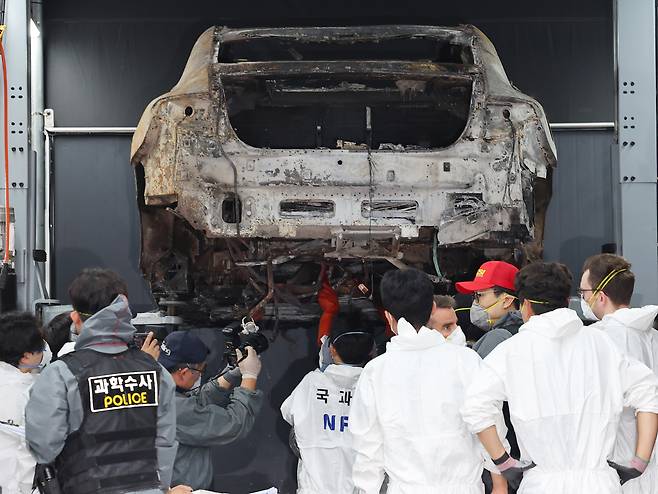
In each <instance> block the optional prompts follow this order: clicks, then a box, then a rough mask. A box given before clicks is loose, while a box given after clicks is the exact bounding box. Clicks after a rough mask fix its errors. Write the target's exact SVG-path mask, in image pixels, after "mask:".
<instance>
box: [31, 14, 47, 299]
mask: <svg viewBox="0 0 658 494" xmlns="http://www.w3.org/2000/svg"><path fill="white" fill-rule="evenodd" d="M30 13H31V18H30V29H29V34H30V36H29V40H30V113H31V119H30V123H31V139H30V141H31V148H32V151H33V152H32V153H31V156H30V158H33V159H34V163H33V166H34V170H35V180H34V182H30V188H31V189H32V193H33V201H34V202H33V204H34V243H33V245H34V248H35V249H43V250H45V251H46V252H47V256H48V257H50V253H49V252H48V250H49V249H48V246H47V244H46V242H47V239H48V237H49V235H48V217H47V216H46V215H47V210H48V209H47V206H46V184H47V179H46V176H45V174H46V164H45V149H44V145H45V140H44V139H43V127H44V116H43V111H44V93H43V81H44V77H43V65H44V64H43V5H42V3H41V2H40V1H31V2H30ZM48 266H49V265H48V264H44V265H43V269H45V276H44V277H43V278H45V283H46V285H45V288H46V290H45V291H46V294H49V293H50V292H51V287H50V285H49V284H48V283H49V282H50V275H49V273H48ZM34 269H35V271H36V272H37V276H38V281H39V283H38V285H39V290H42V287H41V283H42V282H41V279H42V276H41V274H40V273H39V270H40V269H42V266H39V265H37V264H35V265H34ZM33 291H34V290H33ZM46 296H47V295H44V294H43V293H42V294H41V298H44V297H46Z"/></svg>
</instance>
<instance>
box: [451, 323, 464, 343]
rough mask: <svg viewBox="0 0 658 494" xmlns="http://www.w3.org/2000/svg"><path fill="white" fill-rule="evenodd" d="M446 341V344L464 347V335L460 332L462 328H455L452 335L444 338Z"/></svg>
mask: <svg viewBox="0 0 658 494" xmlns="http://www.w3.org/2000/svg"><path fill="white" fill-rule="evenodd" d="M446 341H447V342H448V343H452V344H453V345H457V346H464V345H466V335H465V334H464V332H463V331H462V328H460V327H459V326H457V328H456V329H455V330H454V331H453V332H452V333H450V336H448V337H447V338H446Z"/></svg>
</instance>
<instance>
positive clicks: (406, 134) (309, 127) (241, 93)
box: [224, 75, 472, 150]
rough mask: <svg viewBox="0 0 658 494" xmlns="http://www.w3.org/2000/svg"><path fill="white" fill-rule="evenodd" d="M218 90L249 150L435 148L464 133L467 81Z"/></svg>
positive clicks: (281, 83)
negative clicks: (250, 147)
mask: <svg viewBox="0 0 658 494" xmlns="http://www.w3.org/2000/svg"><path fill="white" fill-rule="evenodd" d="M411 77H412V76H411V75H410V78H411ZM224 89H225V94H226V101H227V109H228V115H229V120H230V123H231V126H232V127H233V129H234V131H235V133H236V135H237V136H238V138H239V139H240V140H242V141H243V142H244V143H246V144H248V145H250V146H253V147H257V148H273V149H321V148H324V149H350V148H352V149H365V148H368V147H370V148H371V149H373V150H379V149H381V150H397V149H399V148H400V147H402V148H406V149H415V148H417V149H435V148H443V147H447V146H449V145H451V144H453V143H454V142H455V141H456V140H457V139H458V138H459V137H460V136H461V134H462V133H463V131H464V129H465V127H466V124H467V122H468V117H469V113H470V102H471V89H472V81H471V80H470V79H467V78H463V79H459V78H453V79H447V78H435V79H430V80H413V79H409V80H406V79H405V80H386V79H384V80H382V79H374V78H372V77H371V78H367V77H361V78H359V77H356V76H353V77H351V78H347V77H342V78H341V80H330V79H314V78H312V77H296V78H287V79H286V78H283V79H259V78H252V79H248V80H246V81H241V83H240V84H239V85H236V84H235V83H232V84H230V85H227V86H225V88H224Z"/></svg>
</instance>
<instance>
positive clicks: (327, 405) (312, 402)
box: [281, 309, 375, 494]
mask: <svg viewBox="0 0 658 494" xmlns="http://www.w3.org/2000/svg"><path fill="white" fill-rule="evenodd" d="M374 344H375V340H374V338H373V335H372V333H371V332H370V331H368V330H366V328H364V327H363V325H362V320H361V318H360V317H359V313H358V311H357V310H356V309H353V310H352V311H347V312H345V311H343V312H342V313H341V312H339V313H338V315H337V317H336V319H335V320H334V321H333V322H332V328H331V333H330V335H329V351H330V353H331V357H332V362H333V363H331V364H329V365H328V366H327V367H326V369H325V370H324V371H322V370H320V369H316V370H314V371H311V372H309V373H308V374H306V376H304V378H303V379H302V381H301V382H300V383H299V384H298V385H297V387H296V388H295V389H294V390H293V392H292V393H291V394H290V396H289V397H288V398H286V400H285V401H284V402H283V404H282V405H281V414H282V415H283V418H284V420H285V421H286V422H288V423H289V424H290V425H291V426H292V427H293V431H294V437H295V439H296V444H297V449H298V451H299V456H300V459H299V465H298V467H297V492H299V493H325V492H327V493H329V492H331V493H332V494H352V493H353V492H354V484H353V483H352V463H353V462H354V451H353V450H352V447H351V442H352V441H351V435H350V430H349V411H350V404H351V401H352V396H353V393H354V387H355V386H356V381H357V379H358V378H359V375H360V374H361V371H362V367H363V365H364V364H365V363H366V362H367V361H368V360H369V358H370V354H371V352H372V351H373V347H374ZM328 465H331V467H330V468H328Z"/></svg>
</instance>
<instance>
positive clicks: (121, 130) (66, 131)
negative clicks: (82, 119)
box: [44, 127, 136, 135]
mask: <svg viewBox="0 0 658 494" xmlns="http://www.w3.org/2000/svg"><path fill="white" fill-rule="evenodd" d="M135 128H136V127H46V128H45V129H44V130H45V131H46V133H48V134H51V135H89V134H106V135H131V134H134V133H135Z"/></svg>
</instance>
